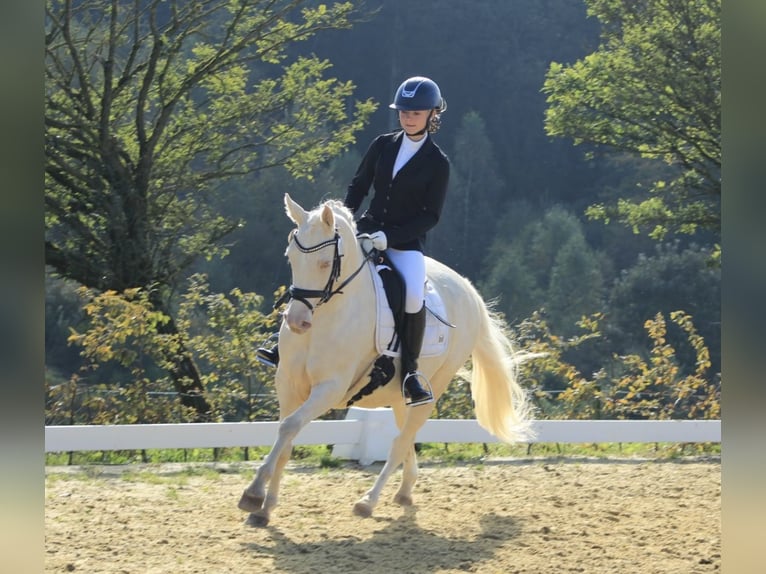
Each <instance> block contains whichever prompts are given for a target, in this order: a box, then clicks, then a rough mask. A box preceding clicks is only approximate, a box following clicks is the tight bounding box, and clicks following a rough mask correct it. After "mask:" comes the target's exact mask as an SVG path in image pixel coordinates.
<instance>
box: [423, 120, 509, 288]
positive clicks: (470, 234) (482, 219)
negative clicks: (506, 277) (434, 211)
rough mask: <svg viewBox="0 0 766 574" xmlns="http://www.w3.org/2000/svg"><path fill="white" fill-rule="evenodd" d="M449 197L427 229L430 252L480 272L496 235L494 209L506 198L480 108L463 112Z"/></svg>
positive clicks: (470, 271)
mask: <svg viewBox="0 0 766 574" xmlns="http://www.w3.org/2000/svg"><path fill="white" fill-rule="evenodd" d="M453 147H454V154H453V157H452V160H451V161H452V169H451V171H450V186H449V199H448V201H447V202H446V203H445V206H444V211H443V213H442V217H441V220H440V222H439V225H438V226H437V227H436V228H434V230H433V231H432V232H430V233H429V253H430V254H431V255H432V256H433V257H435V258H436V259H440V260H444V261H449V262H450V266H452V267H453V268H454V269H455V270H457V271H458V272H459V273H461V274H463V275H465V276H466V277H469V278H476V277H479V276H480V274H481V260H482V255H483V254H484V253H485V252H486V250H487V249H488V248H489V246H490V245H491V243H492V240H493V239H494V236H495V229H494V224H493V223H492V222H494V221H495V219H496V214H497V213H498V212H499V211H501V210H502V209H503V208H504V206H505V204H506V203H507V198H506V197H504V194H503V191H504V188H505V184H504V182H503V181H502V179H501V178H500V175H499V173H498V167H497V165H496V163H497V162H496V158H495V152H494V149H493V146H492V143H491V142H490V140H489V138H488V136H487V131H486V124H485V122H484V120H483V119H482V117H481V116H480V115H479V113H478V112H475V111H472V112H468V113H467V114H465V115H464V116H463V117H462V119H461V123H460V127H459V129H458V132H457V135H456V137H455V143H454V146H453Z"/></svg>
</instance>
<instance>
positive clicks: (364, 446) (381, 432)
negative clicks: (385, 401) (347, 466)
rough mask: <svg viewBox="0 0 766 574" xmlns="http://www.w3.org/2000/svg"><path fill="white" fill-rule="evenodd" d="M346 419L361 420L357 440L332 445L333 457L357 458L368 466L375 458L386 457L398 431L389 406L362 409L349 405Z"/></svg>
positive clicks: (360, 462)
mask: <svg viewBox="0 0 766 574" xmlns="http://www.w3.org/2000/svg"><path fill="white" fill-rule="evenodd" d="M346 420H358V421H361V422H362V431H361V433H360V435H359V441H358V442H356V443H347V444H336V445H334V446H333V449H332V456H333V457H337V458H343V459H348V460H358V461H359V464H361V465H362V466H368V465H370V464H372V463H373V462H375V461H376V460H386V459H387V458H388V451H389V449H390V448H391V443H392V441H393V440H394V438H395V437H396V435H397V434H398V433H399V431H398V430H397V428H396V421H395V419H394V412H393V411H392V410H391V409H390V408H376V409H363V408H360V407H351V408H349V409H348V412H347V413H346Z"/></svg>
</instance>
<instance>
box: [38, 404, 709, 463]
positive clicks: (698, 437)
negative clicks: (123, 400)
mask: <svg viewBox="0 0 766 574" xmlns="http://www.w3.org/2000/svg"><path fill="white" fill-rule="evenodd" d="M278 427H279V423H278V422H250V423H248V422H239V423H186V424H145V425H103V426H98V425H74V426H46V427H45V452H67V451H92V450H138V449H152V448H211V447H238V446H270V445H271V444H273V443H274V440H275V439H276V437H277V429H278ZM533 429H534V431H535V435H536V436H535V438H534V439H532V440H531V441H529V442H559V443H603V442H720V441H721V421H720V420H663V421H626V420H609V421H593V420H587V421H585V420H545V421H535V422H534V423H533ZM396 434H397V430H396V425H395V423H394V416H393V413H392V412H391V409H362V408H358V407H352V408H350V409H349V410H348V414H347V415H346V420H342V421H313V422H311V423H309V424H308V426H306V427H305V428H304V429H303V430H301V432H300V433H299V434H298V436H297V437H296V439H295V441H294V444H297V445H307V444H331V445H334V446H333V456H336V457H339V458H347V459H352V460H358V461H359V462H360V463H361V464H364V465H366V464H371V463H372V462H374V461H377V460H385V459H386V455H387V454H388V449H389V448H390V446H391V440H392V439H393V438H394V437H395V436H396ZM416 441H417V442H439V443H450V442H461V443H470V442H481V443H493V442H500V441H499V439H497V438H495V437H494V436H492V435H491V434H489V433H488V432H487V431H485V430H484V429H483V428H481V427H480V426H479V424H478V423H477V421H476V420H473V419H468V420H456V419H430V420H428V421H426V423H425V425H423V427H422V428H421V429H420V431H419V432H418V434H417V436H416Z"/></svg>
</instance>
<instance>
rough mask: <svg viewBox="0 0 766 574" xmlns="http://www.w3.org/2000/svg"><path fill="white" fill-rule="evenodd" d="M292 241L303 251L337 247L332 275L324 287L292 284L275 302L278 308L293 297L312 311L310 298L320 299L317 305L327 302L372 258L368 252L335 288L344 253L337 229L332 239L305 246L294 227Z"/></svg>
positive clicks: (308, 251) (291, 235) (312, 306)
mask: <svg viewBox="0 0 766 574" xmlns="http://www.w3.org/2000/svg"><path fill="white" fill-rule="evenodd" d="M290 241H294V242H295V246H296V247H297V248H298V250H299V251H300V252H301V253H316V252H317V251H319V250H320V249H323V248H325V247H328V246H330V245H332V246H333V247H334V248H335V253H334V254H333V258H332V269H331V270H330V277H328V279H327V283H325V286H324V288H323V289H303V288H302V287H296V286H295V285H290V287H288V288H287V291H285V293H284V295H282V296H281V297H280V298H279V299H278V300H277V302H276V303H274V308H275V309H277V308H279V307H281V306H282V305H283V304H284V303H287V302H289V301H290V300H292V299H295V300H297V301H300V302H301V303H303V304H304V305H306V307H308V308H309V309H310V310H311V311H313V310H314V305H312V304H311V303H310V302H309V299H319V301H318V302H317V304H316V306H317V307H319V306H320V305H322V304H323V303H327V301H329V300H330V299H331V298H332V296H333V295H336V294H338V293H343V291H341V289H343V288H344V287H345V286H346V285H348V284H349V282H351V280H352V279H353V278H354V277H356V276H357V275H358V274H359V272H360V271H361V270H362V269H363V268H364V266H365V264H366V263H367V261H368V260H369V259H370V255H371V254H367V255H366V256H365V258H364V261H362V264H361V265H360V266H359V268H358V269H357V270H356V271H354V272H353V273H352V274H351V275H350V276H349V277H348V278H347V279H346V280H345V281H343V283H341V284H340V285H338V287H337V288H336V289H333V286H334V285H335V282H336V281H337V280H338V277H340V261H341V257H343V254H342V253H341V252H340V248H339V245H340V235H339V234H338V232H337V230H336V231H335V235H334V237H333V238H332V239H328V240H326V241H322V242H321V243H317V244H316V245H312V246H310V247H305V246H304V245H302V244H301V242H300V241H298V230H297V229H293V231H292V232H291V233H290Z"/></svg>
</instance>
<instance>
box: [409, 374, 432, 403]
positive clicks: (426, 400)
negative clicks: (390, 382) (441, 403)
mask: <svg viewBox="0 0 766 574" xmlns="http://www.w3.org/2000/svg"><path fill="white" fill-rule="evenodd" d="M410 377H415V380H416V381H417V382H418V383H420V386H421V387H422V388H423V390H424V391H425V392H426V393H428V396H424V397H421V398H420V399H417V400H413V399H412V397H411V396H409V394H408V392H407V390H406V383H407V380H408V379H409V378H410ZM424 383H425V384H424ZM402 396H403V397H404V404H405V405H407V406H415V405H425V404H427V403H431V402H433V400H434V391H433V388H431V381H429V380H428V378H427V377H426V376H425V375H424V374H423V373H421V372H420V371H413V372H411V373H407V375H406V376H405V377H404V380H403V381H402Z"/></svg>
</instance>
